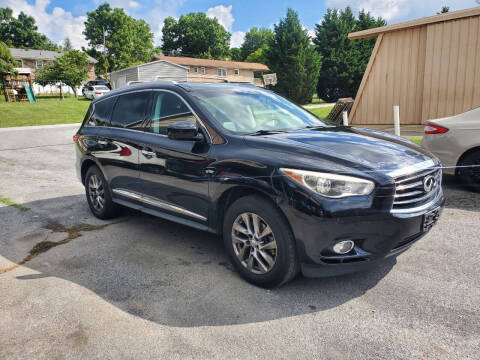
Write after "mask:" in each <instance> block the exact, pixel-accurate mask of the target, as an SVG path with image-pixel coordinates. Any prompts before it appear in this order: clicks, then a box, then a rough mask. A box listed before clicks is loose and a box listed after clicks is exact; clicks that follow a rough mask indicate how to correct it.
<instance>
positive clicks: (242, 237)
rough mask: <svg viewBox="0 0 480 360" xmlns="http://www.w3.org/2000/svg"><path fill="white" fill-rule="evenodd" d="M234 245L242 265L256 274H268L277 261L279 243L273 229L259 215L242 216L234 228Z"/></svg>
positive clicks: (247, 213)
mask: <svg viewBox="0 0 480 360" xmlns="http://www.w3.org/2000/svg"><path fill="white" fill-rule="evenodd" d="M232 244H233V250H234V252H235V255H236V256H237V258H238V260H239V261H240V263H241V264H242V265H243V266H244V267H245V268H246V269H247V270H249V271H250V272H252V273H254V274H266V273H268V272H269V271H270V270H272V268H273V266H274V265H275V262H276V259H277V243H276V241H275V236H274V234H273V231H272V229H271V228H270V226H269V225H268V224H267V222H266V221H265V220H264V219H263V218H261V217H260V216H258V215H257V214H254V213H251V212H246V213H242V214H240V215H239V216H238V217H237V218H236V219H235V221H234V223H233V227H232Z"/></svg>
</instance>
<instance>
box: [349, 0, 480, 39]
mask: <svg viewBox="0 0 480 360" xmlns="http://www.w3.org/2000/svg"><path fill="white" fill-rule="evenodd" d="M478 15H480V6H477V7H474V8H470V9H464V10H458V11H452V12H448V13H444V14H440V15H434V16H427V17H423V18H420V19H415V20H410V21H405V22H401V23H398V24H393V25H386V26H380V27H376V28H372V29H367V30H362V31H357V32H353V33H350V34H348V38H349V39H350V40H354V39H363V38H367V37H370V36H376V35H379V34H381V33H384V32H388V31H394V30H402V29H408V28H413V27H417V26H422V25H428V24H434V23H437V22H443V21H449V20H456V19H461V18H465V17H470V16H478Z"/></svg>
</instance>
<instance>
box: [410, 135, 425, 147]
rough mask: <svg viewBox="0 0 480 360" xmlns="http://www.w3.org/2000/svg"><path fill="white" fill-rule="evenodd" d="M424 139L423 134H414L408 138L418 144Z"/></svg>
mask: <svg viewBox="0 0 480 360" xmlns="http://www.w3.org/2000/svg"><path fill="white" fill-rule="evenodd" d="M422 139H423V137H421V136H412V137H409V138H408V140H410V141H411V142H414V143H415V144H417V145H420V143H421V142H422Z"/></svg>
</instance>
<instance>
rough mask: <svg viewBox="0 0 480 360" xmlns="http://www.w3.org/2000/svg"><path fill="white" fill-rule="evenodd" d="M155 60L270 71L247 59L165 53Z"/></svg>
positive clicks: (187, 64) (264, 66)
mask: <svg viewBox="0 0 480 360" xmlns="http://www.w3.org/2000/svg"><path fill="white" fill-rule="evenodd" d="M154 59H155V60H165V61H168V62H171V63H174V64H178V65H184V66H198V67H201V66H204V67H215V68H225V69H244V70H252V71H268V70H269V69H268V66H267V65H264V64H261V63H255V62H245V61H230V60H213V59H200V58H192V57H183V56H165V55H156V56H155V57H154Z"/></svg>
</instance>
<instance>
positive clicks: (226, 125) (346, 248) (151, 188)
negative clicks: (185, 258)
mask: <svg viewBox="0 0 480 360" xmlns="http://www.w3.org/2000/svg"><path fill="white" fill-rule="evenodd" d="M74 142H75V150H76V151H75V152H76V158H77V160H76V168H77V175H78V177H79V179H80V181H81V182H82V183H83V184H84V186H85V193H86V198H87V201H88V204H89V206H90V210H91V211H92V213H93V214H94V215H95V216H97V217H98V218H101V219H106V218H110V217H113V216H115V214H116V211H117V209H118V206H119V205H123V206H127V207H131V208H134V209H137V210H140V211H143V212H145V213H148V214H151V215H155V216H158V217H162V218H166V219H168V220H171V221H176V222H179V223H182V224H185V225H188V226H192V227H194V228H197V229H199V230H206V231H210V232H213V233H216V234H223V239H224V245H225V248H226V250H227V253H228V254H229V256H230V258H231V261H232V263H233V265H234V267H235V268H236V270H237V271H238V273H239V274H240V275H241V276H242V277H244V278H245V279H246V280H248V281H250V282H252V283H253V284H256V285H259V286H264V287H273V286H278V285H281V284H283V283H285V282H287V281H289V280H291V279H293V278H294V277H295V276H296V274H297V273H298V272H299V271H302V272H303V274H304V275H305V276H311V277H316V276H331V275H339V274H345V273H349V272H355V271H359V270H362V269H365V268H368V267H370V266H375V264H378V263H380V262H381V261H383V260H384V259H386V258H389V257H395V256H397V255H398V254H400V253H402V252H404V251H405V250H407V249H408V248H410V246H411V245H412V244H414V243H415V242H416V241H418V240H419V239H420V238H422V237H423V236H424V235H425V234H426V233H427V232H428V231H429V230H430V229H431V228H432V226H434V224H435V223H436V221H437V220H438V218H439V216H440V212H441V209H442V206H443V203H444V196H443V192H442V187H441V177H442V173H441V169H440V168H439V162H438V160H437V159H436V158H434V157H432V156H431V155H430V153H429V152H427V151H425V150H424V149H422V148H420V147H418V146H417V145H415V144H413V143H411V142H409V141H407V140H405V139H402V138H400V137H396V136H393V135H388V134H384V133H381V132H378V131H373V130H361V129H355V128H349V127H344V126H336V125H331V124H327V123H325V122H323V121H322V120H320V119H319V118H317V117H315V116H314V115H312V114H311V113H309V112H308V111H306V110H304V109H303V108H301V107H299V106H297V105H295V104H293V103H291V102H289V101H288V100H286V99H285V98H283V97H281V96H279V95H277V94H275V93H273V92H271V91H268V90H265V89H261V88H258V87H256V86H253V85H238V84H216V83H209V84H208V83H173V82H165V81H157V82H153V83H146V84H140V85H137V86H133V87H129V88H124V89H121V90H115V91H112V92H111V93H109V94H107V95H104V96H103V97H101V98H100V99H98V100H95V101H93V102H92V104H91V105H90V108H89V110H88V112H87V114H86V116H85V120H84V122H83V124H82V125H81V127H80V129H79V130H78V132H77V134H76V135H75V136H74Z"/></svg>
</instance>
